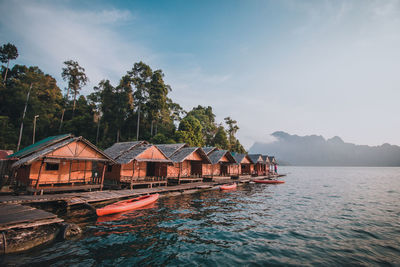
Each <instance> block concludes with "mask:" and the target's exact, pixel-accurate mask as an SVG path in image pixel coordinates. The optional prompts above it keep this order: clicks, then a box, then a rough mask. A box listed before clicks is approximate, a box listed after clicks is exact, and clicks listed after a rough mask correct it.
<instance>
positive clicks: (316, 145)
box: [249, 131, 400, 167]
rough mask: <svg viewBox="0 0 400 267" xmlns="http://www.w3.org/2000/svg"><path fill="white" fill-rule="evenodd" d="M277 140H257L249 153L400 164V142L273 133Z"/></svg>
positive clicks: (311, 161) (293, 160) (295, 160)
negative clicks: (376, 142)
mask: <svg viewBox="0 0 400 267" xmlns="http://www.w3.org/2000/svg"><path fill="white" fill-rule="evenodd" d="M272 136H273V137H275V139H276V141H273V142H271V143H263V142H255V143H254V144H253V146H252V147H251V148H250V149H249V153H260V154H267V155H274V156H275V157H276V158H277V159H278V160H280V161H281V162H284V163H287V164H288V165H299V166H371V167H372V166H373V167H395V166H400V146H396V145H391V144H388V143H384V144H382V145H380V146H368V145H356V144H353V143H347V142H345V141H343V140H342V138H340V137H339V136H334V137H332V138H329V139H325V138H324V137H323V136H322V135H315V134H314V135H306V136H299V135H291V134H289V133H286V132H284V131H276V132H274V133H272Z"/></svg>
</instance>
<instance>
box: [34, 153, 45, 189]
mask: <svg viewBox="0 0 400 267" xmlns="http://www.w3.org/2000/svg"><path fill="white" fill-rule="evenodd" d="M43 163H44V159H42V162H41V163H40V167H39V173H38V178H37V180H36V185H35V193H34V194H35V195H36V191H37V190H38V188H39V180H40V174H41V173H42V168H43Z"/></svg>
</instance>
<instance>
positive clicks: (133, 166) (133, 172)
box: [131, 161, 135, 190]
mask: <svg viewBox="0 0 400 267" xmlns="http://www.w3.org/2000/svg"><path fill="white" fill-rule="evenodd" d="M134 174H135V161H132V177H131V190H132V188H133V176H134Z"/></svg>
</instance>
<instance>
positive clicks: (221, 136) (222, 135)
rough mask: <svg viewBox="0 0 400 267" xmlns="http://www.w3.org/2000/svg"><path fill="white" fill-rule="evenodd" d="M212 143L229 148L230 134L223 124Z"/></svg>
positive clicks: (222, 147) (218, 146)
mask: <svg viewBox="0 0 400 267" xmlns="http://www.w3.org/2000/svg"><path fill="white" fill-rule="evenodd" d="M212 145H213V146H215V147H217V148H220V149H226V150H228V149H229V141H228V135H227V134H226V131H225V129H224V127H223V126H219V127H218V128H217V132H216V134H215V137H214V140H213V143H212Z"/></svg>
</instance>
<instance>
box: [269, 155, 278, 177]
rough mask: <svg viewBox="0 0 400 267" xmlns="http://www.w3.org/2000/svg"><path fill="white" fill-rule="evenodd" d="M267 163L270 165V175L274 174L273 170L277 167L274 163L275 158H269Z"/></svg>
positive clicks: (276, 163)
mask: <svg viewBox="0 0 400 267" xmlns="http://www.w3.org/2000/svg"><path fill="white" fill-rule="evenodd" d="M268 161H269V163H270V166H269V171H270V173H273V174H276V171H275V169H276V166H277V165H278V162H277V161H276V159H275V157H274V156H269V157H268Z"/></svg>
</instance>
